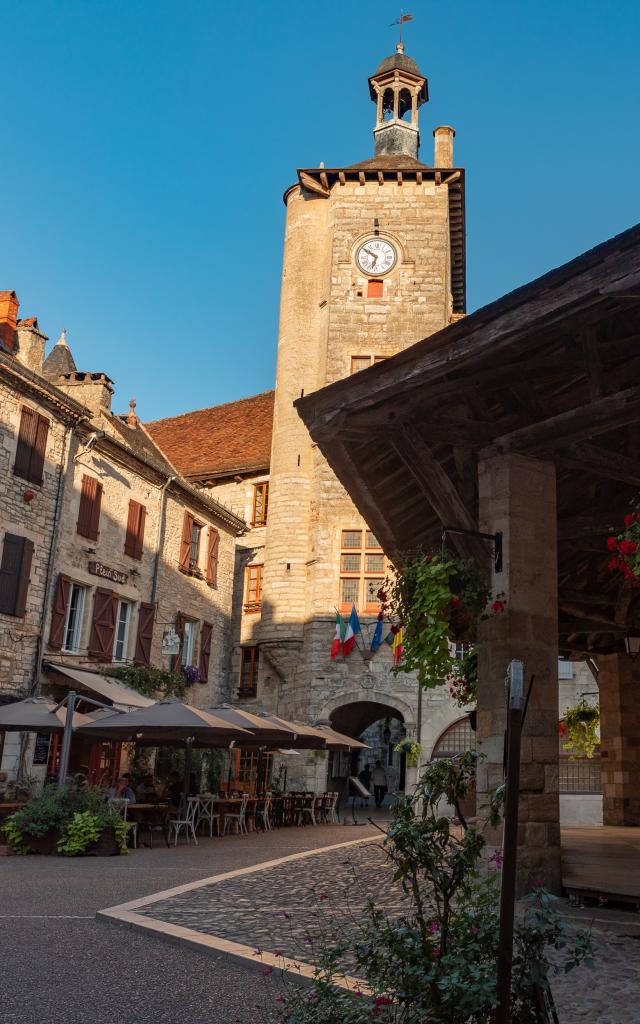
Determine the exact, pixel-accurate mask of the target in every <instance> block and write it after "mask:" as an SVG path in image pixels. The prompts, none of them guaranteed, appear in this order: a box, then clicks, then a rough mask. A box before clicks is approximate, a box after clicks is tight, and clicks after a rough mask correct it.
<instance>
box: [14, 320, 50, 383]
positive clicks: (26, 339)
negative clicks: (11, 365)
mask: <svg viewBox="0 0 640 1024" xmlns="http://www.w3.org/2000/svg"><path fill="white" fill-rule="evenodd" d="M16 338H17V345H16V349H15V355H16V358H17V359H19V360H20V362H21V363H22V364H23V366H26V367H28V368H29V369H30V370H33V372H34V373H42V366H43V363H44V345H45V342H46V341H48V340H49V339H48V338H47V336H46V334H43V333H42V331H41V330H40V328H39V326H38V318H37V317H35V316H31V317H29V319H28V320H18V324H17V327H16Z"/></svg>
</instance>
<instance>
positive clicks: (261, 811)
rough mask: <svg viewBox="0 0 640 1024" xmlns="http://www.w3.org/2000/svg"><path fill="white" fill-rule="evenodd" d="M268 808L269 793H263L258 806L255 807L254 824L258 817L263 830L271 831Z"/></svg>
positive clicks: (269, 807)
mask: <svg viewBox="0 0 640 1024" xmlns="http://www.w3.org/2000/svg"><path fill="white" fill-rule="evenodd" d="M270 810H271V793H265V795H264V797H263V798H262V800H260V802H259V804H258V806H257V807H256V825H257V824H258V819H260V823H261V825H262V828H263V831H265V832H270V831H271V817H270Z"/></svg>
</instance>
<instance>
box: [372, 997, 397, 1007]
mask: <svg viewBox="0 0 640 1024" xmlns="http://www.w3.org/2000/svg"><path fill="white" fill-rule="evenodd" d="M376 1006H393V999H389V996H377V997H376Z"/></svg>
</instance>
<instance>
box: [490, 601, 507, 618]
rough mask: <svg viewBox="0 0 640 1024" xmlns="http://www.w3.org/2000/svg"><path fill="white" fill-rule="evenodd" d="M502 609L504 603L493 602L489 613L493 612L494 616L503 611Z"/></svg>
mask: <svg viewBox="0 0 640 1024" xmlns="http://www.w3.org/2000/svg"><path fill="white" fill-rule="evenodd" d="M504 607H505V602H504V601H494V602H493V604H492V605H491V611H492V612H493V614H494V615H499V614H500V613H501V612H503V611H504Z"/></svg>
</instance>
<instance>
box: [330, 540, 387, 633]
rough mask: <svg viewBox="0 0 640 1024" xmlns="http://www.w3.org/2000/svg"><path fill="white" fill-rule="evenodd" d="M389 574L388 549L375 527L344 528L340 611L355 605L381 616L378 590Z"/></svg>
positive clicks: (341, 548) (341, 553)
mask: <svg viewBox="0 0 640 1024" xmlns="http://www.w3.org/2000/svg"><path fill="white" fill-rule="evenodd" d="M385 573H386V561H385V557H384V552H383V551H382V548H381V547H380V544H379V542H378V540H377V539H376V537H375V535H374V534H373V533H372V531H371V530H366V529H365V530H342V532H341V536H340V594H339V605H340V611H341V612H343V613H348V612H350V611H351V606H352V605H355V606H356V609H357V610H358V611H359V612H363V613H365V614H371V615H377V614H378V612H379V610H380V600H379V598H378V591H379V590H380V588H381V587H382V585H383V583H384V579H385Z"/></svg>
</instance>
